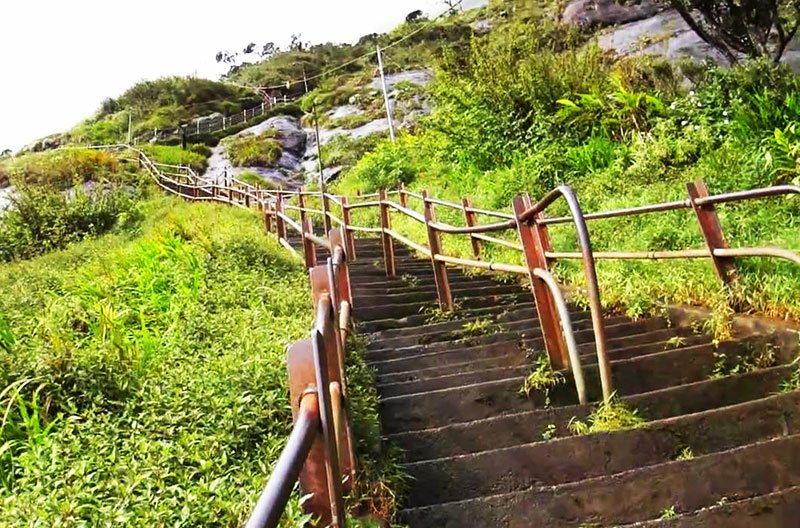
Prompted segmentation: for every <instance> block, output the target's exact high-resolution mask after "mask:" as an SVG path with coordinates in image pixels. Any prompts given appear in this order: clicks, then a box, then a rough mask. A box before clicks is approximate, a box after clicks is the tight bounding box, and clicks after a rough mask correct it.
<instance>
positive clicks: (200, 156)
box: [142, 144, 211, 175]
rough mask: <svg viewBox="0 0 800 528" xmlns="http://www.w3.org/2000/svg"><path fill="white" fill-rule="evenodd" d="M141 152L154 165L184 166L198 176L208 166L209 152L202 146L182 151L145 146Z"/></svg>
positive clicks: (190, 147)
mask: <svg viewBox="0 0 800 528" xmlns="http://www.w3.org/2000/svg"><path fill="white" fill-rule="evenodd" d="M142 150H143V151H144V152H145V153H146V154H147V156H148V157H149V158H150V159H151V160H153V161H155V162H156V163H164V164H165V165H185V166H188V167H191V168H192V169H194V171H195V172H196V173H197V174H198V175H200V174H202V173H203V172H204V171H205V170H206V167H207V166H208V157H209V156H210V155H211V150H210V149H209V148H208V147H206V146H205V145H202V144H197V145H189V147H188V148H187V149H186V150H184V149H182V148H181V147H180V146H169V145H145V146H143V147H142Z"/></svg>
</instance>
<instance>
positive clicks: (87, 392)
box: [0, 197, 377, 527]
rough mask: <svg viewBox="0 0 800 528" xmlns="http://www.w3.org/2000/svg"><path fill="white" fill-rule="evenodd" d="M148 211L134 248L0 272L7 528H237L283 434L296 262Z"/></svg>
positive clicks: (222, 214)
mask: <svg viewBox="0 0 800 528" xmlns="http://www.w3.org/2000/svg"><path fill="white" fill-rule="evenodd" d="M141 208H142V212H143V214H144V215H145V217H146V219H147V220H146V221H145V223H144V224H143V226H142V227H141V231H140V234H139V235H138V236H134V237H132V236H130V235H128V234H123V233H120V234H113V235H108V236H106V237H103V238H101V239H98V240H90V241H85V242H83V243H81V244H77V245H73V246H71V247H70V248H69V249H67V250H64V251H61V252H54V253H50V254H48V255H46V256H43V257H40V258H37V259H34V260H30V261H25V262H17V263H12V264H6V265H0V289H2V290H3V292H4V294H3V295H2V297H0V401H1V402H2V405H1V407H2V409H3V414H2V415H0V416H2V422H0V424H1V426H0V446H1V447H0V476H1V477H2V478H1V479H0V501H2V503H3V508H2V509H0V525H2V526H39V525H41V526H44V525H48V526H51V525H61V526H70V525H75V526H78V525H86V526H104V525H114V526H148V527H149V526H240V525H241V524H242V523H243V522H244V520H245V519H246V518H247V516H248V515H249V512H250V510H251V508H252V506H253V504H254V501H255V499H256V497H257V495H258V494H259V493H260V490H261V489H262V488H263V486H264V484H265V482H266V478H267V475H268V474H269V472H270V468H271V465H272V463H273V462H274V461H275V460H276V459H277V456H278V454H279V452H280V449H281V448H282V446H283V442H284V441H285V439H286V437H287V434H288V432H289V428H290V426H291V412H290V408H289V402H288V399H287V387H286V370H285V364H284V348H285V346H286V345H287V344H288V343H290V342H292V341H294V340H297V339H300V338H302V337H304V336H306V335H307V332H308V330H309V328H310V324H311V315H312V313H311V312H312V311H311V310H310V309H309V304H308V302H309V301H308V299H309V292H308V286H307V284H308V279H307V275H306V273H305V272H304V270H303V269H302V265H301V264H300V263H299V262H298V261H295V260H294V259H293V258H291V257H290V256H289V255H288V254H287V253H286V252H285V251H284V250H282V249H281V248H280V247H279V246H278V244H277V243H276V242H275V241H274V240H273V239H272V238H271V237H268V236H266V235H265V234H264V233H263V232H262V228H261V227H260V224H259V222H258V221H257V219H256V218H255V217H253V216H252V214H251V213H250V212H248V211H238V210H235V209H233V208H225V207H224V206H216V205H190V204H186V203H184V202H182V201H180V200H178V199H173V198H166V197H160V198H155V199H153V200H150V201H147V202H144V203H143V204H142V206H141ZM351 368H353V367H351ZM362 379H363V378H362ZM353 386H354V387H358V382H357V381H353ZM359 390H361V389H358V390H357V389H355V388H354V391H356V392H358V391H359ZM365 397H367V396H365ZM355 398H356V400H357V401H354V403H353V405H354V406H355V408H357V409H363V410H364V415H365V417H366V418H364V419H362V421H363V420H366V422H367V425H366V426H364V427H366V429H368V430H370V431H373V432H374V431H376V427H377V422H375V423H372V422H374V421H375V418H374V416H375V410H374V404H375V403H374V401H372V400H370V399H367V400H365V402H364V403H361V400H360V399H358V397H355ZM372 398H373V400H374V396H373V397H372ZM370 409H372V410H370ZM371 420H372V422H371ZM375 434H376V433H375ZM362 441H363V440H362ZM366 441H370V440H366ZM371 441H372V442H373V443H374V442H375V441H377V439H376V438H375V437H374V436H373V438H372V440H371ZM290 510H291V513H290V518H287V520H286V523H287V525H294V524H295V523H296V522H299V521H300V520H301V519H302V518H303V516H302V515H301V513H300V509H299V507H298V504H297V498H295V499H294V502H293V506H292V507H291V508H290Z"/></svg>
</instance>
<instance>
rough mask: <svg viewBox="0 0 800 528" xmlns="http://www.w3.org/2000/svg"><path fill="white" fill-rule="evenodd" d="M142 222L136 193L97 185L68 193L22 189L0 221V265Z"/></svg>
mask: <svg viewBox="0 0 800 528" xmlns="http://www.w3.org/2000/svg"><path fill="white" fill-rule="evenodd" d="M139 219H140V213H139V210H138V208H137V205H136V197H135V196H134V195H131V191H129V190H125V189H120V188H114V187H104V186H102V185H93V186H91V187H90V188H88V189H85V188H84V187H83V185H79V186H77V187H76V188H75V189H74V190H73V191H70V192H68V193H65V192H63V191H60V190H57V189H51V188H47V187H33V186H23V187H18V188H17V189H16V190H15V194H14V195H13V197H12V203H11V206H10V208H9V209H7V210H6V211H5V212H4V213H3V215H2V216H0V261H9V260H14V259H20V258H23V259H25V258H31V257H33V256H36V255H40V254H42V253H46V252H48V251H52V250H54V249H59V248H63V247H66V246H67V245H69V244H71V243H73V242H77V241H79V240H83V239H84V238H87V237H93V236H97V235H100V234H102V233H105V232H106V231H108V230H110V229H111V228H113V227H114V226H115V225H117V224H121V225H122V227H123V228H129V227H131V226H133V225H135V223H136V222H137V221H138V220H139Z"/></svg>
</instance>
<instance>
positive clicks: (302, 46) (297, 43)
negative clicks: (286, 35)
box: [289, 34, 310, 51]
mask: <svg viewBox="0 0 800 528" xmlns="http://www.w3.org/2000/svg"><path fill="white" fill-rule="evenodd" d="M309 46H310V44H308V43H304V42H303V35H300V34H297V35H292V41H291V42H290V43H289V51H305V50H306V49H307V48H308V47H309Z"/></svg>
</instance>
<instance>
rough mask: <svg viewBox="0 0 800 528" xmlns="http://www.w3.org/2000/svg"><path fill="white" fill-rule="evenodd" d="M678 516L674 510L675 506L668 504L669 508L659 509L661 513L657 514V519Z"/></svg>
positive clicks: (663, 519)
mask: <svg viewBox="0 0 800 528" xmlns="http://www.w3.org/2000/svg"><path fill="white" fill-rule="evenodd" d="M677 516H678V512H677V511H675V506H670V507H669V508H664V509H663V510H661V514H660V515H659V517H658V518H659V520H662V521H665V520H667V519H674V518H675V517H677Z"/></svg>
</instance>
